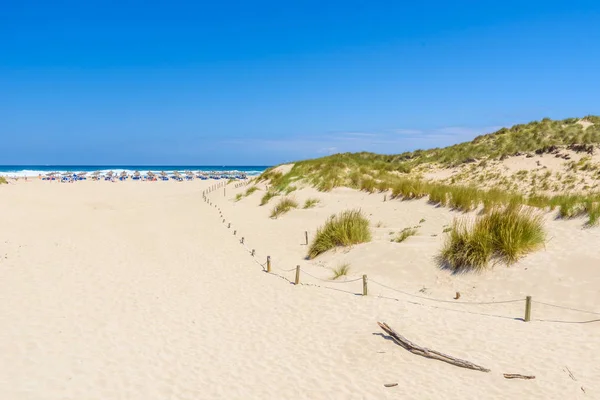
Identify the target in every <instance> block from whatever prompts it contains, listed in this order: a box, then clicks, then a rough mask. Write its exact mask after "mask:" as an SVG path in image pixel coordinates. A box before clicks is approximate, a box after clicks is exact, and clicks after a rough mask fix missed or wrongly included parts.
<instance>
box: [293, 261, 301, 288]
mask: <svg viewBox="0 0 600 400" xmlns="http://www.w3.org/2000/svg"><path fill="white" fill-rule="evenodd" d="M299 283H300V266H299V265H296V280H295V281H294V285H297V284H299Z"/></svg>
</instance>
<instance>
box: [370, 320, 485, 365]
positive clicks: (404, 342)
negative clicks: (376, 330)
mask: <svg viewBox="0 0 600 400" xmlns="http://www.w3.org/2000/svg"><path fill="white" fill-rule="evenodd" d="M377 324H378V325H379V327H380V328H381V329H383V330H384V331H385V333H387V334H388V335H390V336H391V337H392V339H393V340H394V342H396V343H397V344H398V345H400V346H402V347H404V348H405V349H406V350H408V351H410V352H411V353H413V354H417V355H419V356H423V357H426V358H433V359H434V360H439V361H443V362H446V363H448V364H452V365H456V366H457V367H461V368H468V369H474V370H476V371H482V372H490V370H489V369H487V368H485V367H482V366H480V365H477V364H473V363H472V362H469V361H465V360H461V359H459V358H455V357H452V356H449V355H447V354H444V353H440V352H438V351H435V350H431V349H428V348H426V347H421V346H418V345H416V344H414V343H412V342H411V341H410V340H408V339H406V338H405V337H404V336H402V335H400V334H399V333H397V332H396V331H395V330H393V329H392V328H390V327H389V325H388V324H386V323H385V322H383V323H382V322H378V323H377Z"/></svg>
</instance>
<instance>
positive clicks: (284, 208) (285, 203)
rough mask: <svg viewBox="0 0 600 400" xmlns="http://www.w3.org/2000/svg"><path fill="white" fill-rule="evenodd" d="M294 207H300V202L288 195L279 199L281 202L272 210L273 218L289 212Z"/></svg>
mask: <svg viewBox="0 0 600 400" xmlns="http://www.w3.org/2000/svg"><path fill="white" fill-rule="evenodd" d="M292 208H298V202H297V201H296V200H294V199H290V198H288V197H286V198H284V199H281V200H279V203H277V204H276V205H275V207H273V210H271V218H278V217H279V216H281V215H283V214H285V213H287V212H288V211H290V210H291V209H292Z"/></svg>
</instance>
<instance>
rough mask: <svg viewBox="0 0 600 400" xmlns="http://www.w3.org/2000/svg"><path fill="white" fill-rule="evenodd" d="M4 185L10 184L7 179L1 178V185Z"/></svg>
mask: <svg viewBox="0 0 600 400" xmlns="http://www.w3.org/2000/svg"><path fill="white" fill-rule="evenodd" d="M3 183H7V184H8V181H7V180H6V178H5V177H3V176H0V185H2V184H3Z"/></svg>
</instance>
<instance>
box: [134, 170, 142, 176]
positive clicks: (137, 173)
mask: <svg viewBox="0 0 600 400" xmlns="http://www.w3.org/2000/svg"><path fill="white" fill-rule="evenodd" d="M140 175H141V174H140V171H135V172H134V173H133V176H140Z"/></svg>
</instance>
